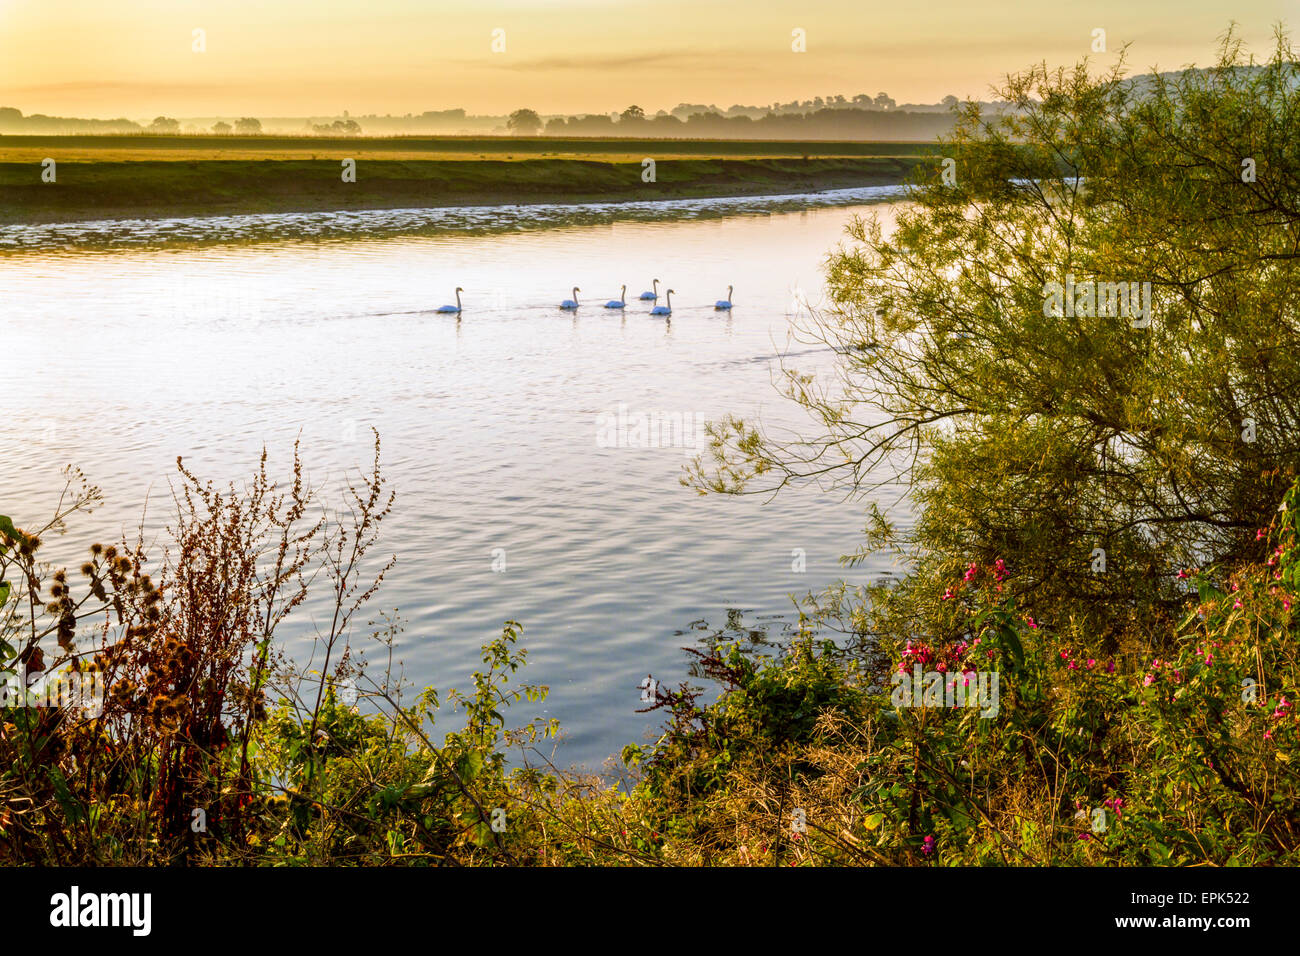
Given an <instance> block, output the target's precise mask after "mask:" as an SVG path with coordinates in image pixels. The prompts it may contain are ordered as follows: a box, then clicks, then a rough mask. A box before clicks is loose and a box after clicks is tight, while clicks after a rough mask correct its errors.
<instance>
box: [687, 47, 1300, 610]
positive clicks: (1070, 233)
mask: <svg viewBox="0 0 1300 956" xmlns="http://www.w3.org/2000/svg"><path fill="white" fill-rule="evenodd" d="M1298 79H1300V70H1298V69H1297V66H1296V64H1294V63H1293V62H1292V55H1291V50H1290V47H1289V45H1288V42H1287V40H1286V37H1285V35H1284V34H1283V33H1282V31H1281V29H1280V28H1279V31H1278V33H1277V40H1276V48H1275V51H1274V53H1273V55H1272V57H1271V58H1270V59H1269V60H1268V62H1267V63H1263V64H1255V63H1254V62H1252V61H1250V60H1248V59H1247V58H1246V56H1245V55H1244V54H1243V51H1242V48H1241V44H1240V42H1239V41H1237V40H1236V39H1235V38H1234V37H1233V36H1232V35H1231V34H1229V35H1228V37H1227V39H1226V40H1225V41H1224V42H1223V45H1222V48H1221V51H1220V57H1219V61H1218V63H1217V65H1216V66H1214V67H1212V68H1209V69H1202V70H1186V71H1182V72H1180V73H1177V74H1152V75H1150V76H1142V77H1138V78H1136V79H1129V78H1126V76H1125V72H1124V69H1123V66H1122V64H1121V65H1120V66H1118V67H1116V68H1115V69H1114V70H1112V71H1110V72H1108V73H1105V74H1103V75H1100V76H1098V75H1096V74H1095V72H1090V70H1089V68H1088V64H1087V63H1086V62H1085V63H1083V64H1081V65H1079V66H1078V67H1076V68H1074V69H1072V70H1055V71H1049V70H1048V69H1047V68H1046V67H1039V68H1035V69H1031V70H1029V71H1027V72H1025V73H1023V74H1020V75H1016V76H1012V77H1009V78H1008V79H1007V81H1006V84H1005V86H1004V88H1003V90H1002V96H1003V98H1004V99H1005V100H1006V101H1007V108H1006V109H1004V110H1002V111H998V112H993V113H991V114H989V113H984V112H981V110H980V108H979V107H978V106H977V105H976V104H969V105H967V106H965V107H964V108H963V110H962V112H961V113H960V116H959V120H958V124H957V126H956V128H955V131H954V133H953V134H952V135H951V137H950V138H948V139H946V140H944V141H943V149H942V153H943V161H941V162H939V163H936V164H935V165H934V167H933V168H932V169H927V170H926V172H925V174H924V175H923V176H921V177H919V178H918V180H917V181H916V182H915V183H914V185H913V189H912V192H911V196H910V201H909V202H908V203H907V204H906V205H905V207H904V208H903V209H902V210H901V211H900V212H898V213H897V215H896V221H895V223H894V225H893V228H886V225H885V224H884V222H883V221H882V220H881V219H880V218H879V217H871V218H866V219H858V220H856V221H855V222H854V223H853V224H852V225H851V227H850V229H849V236H848V241H847V242H846V243H845V244H844V245H842V246H841V247H840V248H839V249H838V250H837V251H835V252H834V253H833V254H832V255H831V256H830V259H829V265H828V276H829V281H828V285H829V290H830V302H831V306H830V308H829V309H828V310H827V311H825V312H824V313H820V314H817V315H815V316H814V317H813V319H812V320H811V321H810V322H809V323H807V324H806V326H805V327H804V328H803V330H802V331H803V332H804V333H805V334H806V336H807V337H808V338H810V339H813V340H815V341H817V342H821V343H825V344H827V345H829V346H831V347H832V348H833V349H834V350H835V352H836V353H837V355H838V362H837V370H838V373H837V374H836V375H835V376H833V377H832V378H831V379H822V380H818V379H814V378H810V377H808V376H804V375H801V374H800V373H799V372H798V370H796V369H790V368H786V369H785V370H784V372H785V377H784V385H785V387H786V390H787V391H788V393H789V394H790V396H791V397H792V398H794V399H795V400H796V401H797V402H799V403H800V404H802V405H803V406H805V407H806V408H807V409H808V410H809V411H810V412H812V413H813V415H814V420H815V423H816V424H815V425H814V426H813V430H814V434H812V435H804V436H802V437H800V438H799V440H796V441H790V440H781V439H779V438H778V437H776V436H773V435H771V434H768V433H767V432H766V431H765V430H764V429H763V428H762V427H761V426H758V427H755V426H753V425H751V424H750V423H747V422H744V421H740V420H736V419H734V418H733V419H728V420H726V421H725V422H723V423H721V424H719V425H717V426H714V428H713V433H714V442H713V446H712V450H711V453H710V454H706V455H705V456H703V457H702V458H701V459H700V460H698V461H697V462H696V463H695V465H694V467H693V468H692V474H691V476H690V477H689V478H688V479H686V480H687V481H688V482H689V483H693V484H694V485H695V486H696V487H698V488H699V489H700V490H701V491H715V492H727V493H741V492H752V491H770V490H771V489H773V488H778V487H780V486H782V485H784V484H787V483H790V482H798V481H806V480H818V481H822V482H824V483H828V484H830V485H832V486H835V487H838V488H841V489H847V490H848V491H849V492H851V493H856V494H863V495H867V494H868V493H869V492H870V491H871V490H872V489H873V488H874V487H875V486H876V485H877V484H879V483H883V482H890V481H898V480H902V481H904V482H906V483H907V485H908V487H909V490H910V494H911V496H912V498H913V501H914V503H915V505H916V507H917V511H918V513H919V518H918V522H917V524H916V526H915V529H914V531H912V532H911V533H910V534H911V536H910V544H911V546H912V550H911V553H912V554H913V556H914V557H915V559H916V561H917V566H916V569H917V574H916V576H914V577H913V579H912V584H911V587H912V591H913V595H914V596H915V595H916V594H919V593H921V592H922V591H924V592H925V593H934V592H933V589H934V588H935V587H937V586H938V584H939V582H938V581H937V580H936V578H935V575H936V574H938V575H942V574H948V573H951V571H952V569H953V567H954V566H961V565H964V563H965V562H966V561H968V560H974V561H980V562H985V561H991V560H993V559H994V558H997V557H1001V558H1003V559H1005V560H1006V561H1007V563H1008V565H1009V566H1010V567H1011V568H1012V570H1013V572H1014V574H1015V578H1014V580H1015V581H1016V582H1017V588H1018V590H1019V591H1020V592H1021V593H1020V595H1019V599H1020V601H1021V605H1022V606H1025V607H1028V608H1030V609H1034V610H1035V611H1036V613H1038V614H1039V615H1040V616H1046V617H1048V618H1049V619H1050V617H1051V616H1052V615H1060V616H1069V617H1072V618H1074V619H1075V620H1076V623H1077V622H1078V621H1080V620H1083V621H1087V622H1088V626H1089V627H1092V628H1095V627H1104V628H1107V629H1111V628H1117V627H1123V626H1124V622H1125V621H1133V619H1134V617H1135V615H1136V616H1137V617H1139V618H1145V619H1146V620H1147V623H1150V615H1151V614H1156V615H1160V614H1163V613H1165V611H1167V609H1168V608H1169V605H1170V604H1171V602H1173V601H1176V600H1177V599H1178V597H1179V594H1180V592H1181V591H1185V589H1183V588H1181V587H1180V585H1179V583H1178V581H1177V575H1178V572H1179V570H1180V569H1182V568H1186V567H1188V566H1190V565H1204V564H1205V563H1207V562H1209V561H1214V560H1230V559H1234V558H1239V557H1249V556H1253V553H1252V552H1253V551H1254V550H1255V549H1258V548H1260V547H1262V545H1261V544H1258V543H1257V542H1256V531H1257V529H1259V528H1262V527H1265V526H1266V525H1267V524H1268V523H1269V521H1270V520H1271V517H1272V515H1273V514H1274V512H1275V511H1276V509H1277V506H1278V503H1279V501H1280V500H1281V498H1282V495H1283V493H1284V491H1285V488H1286V486H1287V485H1288V484H1289V483H1290V481H1291V480H1292V477H1293V474H1294V471H1295V466H1296V463H1297V449H1298V442H1300V431H1298V430H1297V425H1298V424H1300V335H1298V332H1297V293H1298V292H1300V271H1298V268H1300V188H1298V182H1297V173H1298V172H1300V136H1297V133H1300V122H1298V120H1300V84H1298V82H1297V80H1298ZM918 588H919V589H920V590H918Z"/></svg>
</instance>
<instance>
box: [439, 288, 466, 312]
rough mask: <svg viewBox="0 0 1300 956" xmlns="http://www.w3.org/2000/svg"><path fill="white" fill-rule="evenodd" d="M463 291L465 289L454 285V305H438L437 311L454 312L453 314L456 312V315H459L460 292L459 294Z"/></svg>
mask: <svg viewBox="0 0 1300 956" xmlns="http://www.w3.org/2000/svg"><path fill="white" fill-rule="evenodd" d="M464 291H465V290H464V289H462V288H461V287H460V286H456V304H455V305H440V306H438V311H439V312H448V313H454V314H456V315H460V294H461V293H462V292H464Z"/></svg>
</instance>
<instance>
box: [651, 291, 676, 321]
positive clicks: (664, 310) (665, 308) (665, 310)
mask: <svg viewBox="0 0 1300 956" xmlns="http://www.w3.org/2000/svg"><path fill="white" fill-rule="evenodd" d="M650 314H651V315H672V314H673V290H672V289H669V290H668V304H667V305H656V306H655V307H654V308H653V309H651V310H650Z"/></svg>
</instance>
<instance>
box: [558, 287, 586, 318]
mask: <svg viewBox="0 0 1300 956" xmlns="http://www.w3.org/2000/svg"><path fill="white" fill-rule="evenodd" d="M581 291H582V290H581V289H579V288H578V287H577V286H576V285H575V286H574V287H573V298H572V299H565V300H564V301H563V302H561V303H560V308H561V309H564V310H566V311H568V312H572V311H573V310H574V309H576V308H577V307H578V293H579V292H581Z"/></svg>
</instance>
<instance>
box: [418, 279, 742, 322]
mask: <svg viewBox="0 0 1300 956" xmlns="http://www.w3.org/2000/svg"><path fill="white" fill-rule="evenodd" d="M734 288H735V286H727V297H726V298H725V299H719V300H718V301H717V302H714V303H713V308H714V309H715V310H718V311H726V310H729V309H730V308H731V292H732V290H733V289H734ZM464 291H465V290H464V289H462V288H461V287H460V286H456V304H455V305H443V306H439V307H438V309H437V311H438V312H440V313H444V314H447V315H460V313H461V311H462V309H461V304H460V294H461V293H462V292H464ZM581 291H582V290H581V289H579V288H578V287H577V286H576V285H575V286H574V287H573V298H572V299H565V300H564V301H563V302H561V303H560V308H561V309H562V310H563V311H565V312H574V311H576V310H577V308H578V293H579V292H581ZM673 291H674V290H672V289H669V290H668V292H667V293H666V294H665V296H664V298H665V300H666V302H667V304H666V305H656V306H655V307H654V308H653V309H651V310H650V314H651V315H672V314H673ZM638 298H640V299H641V300H642V301H645V302H656V303H657V302H658V301H659V280H658V279H655V280H654V283H653V290H652V291H648V292H642V293H641V295H640V296H639V297H638ZM605 308H607V309H625V308H627V286H623V288H622V289H621V290H620V291H619V294H618V298H617V299H610V300H609V301H608V302H606V303H605Z"/></svg>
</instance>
